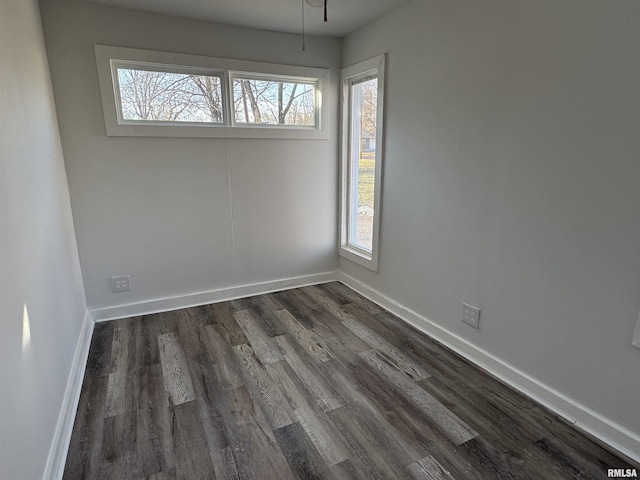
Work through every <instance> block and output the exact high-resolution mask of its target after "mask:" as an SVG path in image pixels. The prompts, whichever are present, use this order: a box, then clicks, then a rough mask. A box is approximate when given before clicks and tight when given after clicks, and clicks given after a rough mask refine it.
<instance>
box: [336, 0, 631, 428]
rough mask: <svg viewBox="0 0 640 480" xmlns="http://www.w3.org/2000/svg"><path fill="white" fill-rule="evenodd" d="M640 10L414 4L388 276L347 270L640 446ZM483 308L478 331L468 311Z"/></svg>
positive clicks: (385, 39) (392, 152)
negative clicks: (639, 440)
mask: <svg viewBox="0 0 640 480" xmlns="http://www.w3.org/2000/svg"><path fill="white" fill-rule="evenodd" d="M638 18H640V3H638V2H636V1H631V0H617V1H615V2H607V1H596V0H589V1H584V0H575V1H574V0H563V1H561V2H558V1H535V2H527V1H514V0H483V1H482V2H477V1H474V0H460V1H456V2H451V1H446V0H429V1H426V0H425V1H414V2H412V3H410V4H408V5H407V6H406V7H404V8H402V9H400V10H398V11H396V12H394V13H391V14H389V15H387V16H386V17H384V18H382V19H381V20H379V21H377V22H376V23H374V24H372V25H370V26H368V27H366V28H364V29H363V30H362V31H360V32H357V33H355V34H353V35H351V36H349V37H347V38H346V39H345V42H344V49H343V65H344V66H347V65H350V64H353V63H356V62H358V61H361V60H363V59H366V58H369V57H372V56H374V55H377V54H380V53H383V52H388V63H387V65H388V70H387V72H388V76H387V79H388V82H387V87H388V89H387V97H386V99H387V103H386V125H387V133H386V137H385V140H386V149H385V162H386V163H385V171H384V184H383V198H382V202H383V207H382V217H381V219H382V227H381V240H380V265H379V266H380V271H379V274H375V273H373V272H369V271H367V270H364V269H362V268H360V267H358V266H357V265H355V264H353V263H350V262H349V261H347V260H344V259H341V260H340V268H341V269H342V270H343V271H344V272H345V273H347V274H348V275H351V276H353V277H355V278H356V279H358V280H359V281H361V282H363V283H364V284H366V285H368V286H370V287H372V288H373V289H375V290H378V291H380V292H382V293H383V294H385V295H387V296H388V297H390V298H392V299H393V300H395V301H397V302H399V303H400V304H402V305H404V306H406V307H408V308H410V309H412V310H414V311H416V312H418V313H419V314H421V315H422V316H424V317H426V318H428V319H429V320H431V321H433V322H434V323H436V324H437V325H438V326H440V327H442V328H444V329H446V330H448V331H449V332H451V333H453V334H454V335H458V336H460V337H462V338H464V339H466V340H467V341H468V342H470V343H471V344H472V345H474V346H476V347H478V348H480V349H483V350H485V351H487V352H489V353H490V354H493V355H495V356H497V357H499V358H500V359H502V360H503V361H505V362H507V363H508V364H509V365H511V366H513V367H515V368H518V369H520V370H522V371H524V372H525V373H527V374H529V375H531V376H533V377H534V378H535V379H537V380H539V381H541V382H542V383H544V384H545V385H546V386H548V387H550V388H552V389H556V390H557V391H558V392H560V393H561V394H564V395H566V396H567V397H569V398H570V399H572V400H574V401H576V402H577V403H579V404H582V405H583V406H586V407H587V408H590V409H592V410H593V411H595V412H596V413H597V414H600V415H603V416H604V417H605V418H606V419H609V420H612V421H613V422H616V423H617V424H618V426H619V427H622V428H626V429H629V430H630V431H631V432H634V433H635V434H636V435H639V434H640V415H638V405H639V404H640V381H639V379H640V377H639V375H638V374H639V372H640V350H639V349H637V348H634V347H632V346H631V339H632V335H633V331H634V324H635V321H636V318H637V314H638V309H639V307H640V213H639V210H638V207H639V205H640V188H638V186H639V185H640V93H639V90H638V85H639V82H638V80H639V79H640V62H638V45H640V29H639V28H638ZM463 301H465V302H469V303H471V304H474V305H477V306H479V307H481V309H482V316H481V322H480V323H481V328H480V330H474V329H472V328H471V327H468V326H466V325H464V324H463V323H462V322H461V317H462V306H461V302H463Z"/></svg>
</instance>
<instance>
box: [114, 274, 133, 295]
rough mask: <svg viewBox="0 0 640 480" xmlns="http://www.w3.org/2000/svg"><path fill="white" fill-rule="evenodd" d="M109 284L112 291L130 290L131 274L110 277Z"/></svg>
mask: <svg viewBox="0 0 640 480" xmlns="http://www.w3.org/2000/svg"><path fill="white" fill-rule="evenodd" d="M109 285H110V286H111V291H112V292H113V293H120V292H128V291H129V290H131V276H129V275H121V276H119V277H111V278H110V279H109Z"/></svg>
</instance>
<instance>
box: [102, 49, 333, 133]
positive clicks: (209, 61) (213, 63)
mask: <svg viewBox="0 0 640 480" xmlns="http://www.w3.org/2000/svg"><path fill="white" fill-rule="evenodd" d="M94 49H95V54H96V66H97V69H98V81H99V83H100V93H101V97H102V110H103V114H104V123H105V130H106V134H107V136H113V137H213V138H283V139H311V140H314V139H318V140H325V139H327V138H329V135H328V132H329V118H328V115H327V112H329V111H330V110H329V109H330V105H329V101H328V100H329V96H328V92H329V83H330V71H329V70H328V69H326V68H312V67H299V66H292V65H280V64H274V63H262V62H250V61H244V60H233V59H226V58H216V57H205V56H200V55H187V54H181V53H168V52H157V51H152V50H140V49H134V48H122V47H112V46H107V45H95V46H94ZM126 63H134V64H135V63H147V64H152V65H155V66H157V67H160V68H163V67H164V68H166V66H177V67H182V68H183V69H184V71H191V72H193V71H197V72H198V73H200V74H201V75H206V74H210V75H222V77H223V88H226V94H227V95H230V94H231V97H229V98H230V99H231V98H233V96H232V92H231V88H232V85H231V81H232V77H233V76H234V75H237V76H242V75H247V74H251V75H260V74H263V75H266V76H268V75H278V76H283V77H287V78H289V79H292V80H295V79H298V80H300V81H304V82H313V83H315V82H317V85H318V88H317V97H316V105H317V109H316V114H317V118H316V126H314V127H306V126H293V125H286V126H284V125H260V126H256V125H251V124H250V125H246V124H240V123H238V124H235V122H234V121H233V113H232V112H231V111H230V110H231V109H230V105H225V106H224V108H225V112H224V114H225V119H226V121H227V124H224V125H222V124H213V123H203V124H193V123H187V124H178V123H177V122H176V123H173V122H167V123H159V122H153V124H151V123H144V122H139V121H131V122H127V121H118V120H119V119H118V104H117V103H116V101H117V95H118V94H119V92H117V91H116V84H115V82H114V78H113V71H114V70H113V65H118V64H120V65H122V64H126ZM178 70H180V68H179V69H178ZM231 101H232V100H230V101H229V102H227V103H230V102H231Z"/></svg>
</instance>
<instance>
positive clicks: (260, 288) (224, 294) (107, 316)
mask: <svg viewBox="0 0 640 480" xmlns="http://www.w3.org/2000/svg"><path fill="white" fill-rule="evenodd" d="M337 279H338V274H337V272H335V271H333V272H325V273H318V274H314V275H306V276H303V277H292V278H284V279H279V280H273V281H269V282H262V283H254V284H250V285H240V286H236V287H230V288H224V289H220V290H212V291H208V292H198V293H191V294H187V295H181V296H176V297H167V298H158V299H154V300H149V301H146V302H140V303H132V304H128V305H119V306H117V307H107V308H101V309H97V310H93V311H92V312H91V318H92V319H93V321H94V322H103V321H107V320H115V319H118V318H128V317H137V316H140V315H150V314H152V313H158V312H168V311H171V310H177V309H179V308H189V307H195V306H198V305H207V304H210V303H217V302H226V301H228V300H234V299H236V298H243V297H250V296H253V295H262V294H265V293H272V292H277V291H280V290H288V289H291V288H298V287H305V286H307V285H318V284H320V283H327V282H333V281H336V280H337Z"/></svg>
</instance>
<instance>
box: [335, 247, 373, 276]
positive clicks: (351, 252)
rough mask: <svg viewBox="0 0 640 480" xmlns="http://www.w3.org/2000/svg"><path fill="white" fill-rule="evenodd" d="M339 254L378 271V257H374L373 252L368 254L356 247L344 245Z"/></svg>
mask: <svg viewBox="0 0 640 480" xmlns="http://www.w3.org/2000/svg"><path fill="white" fill-rule="evenodd" d="M338 255H340V256H341V257H342V258H345V259H347V260H349V261H352V262H354V263H357V264H358V265H360V266H362V267H364V268H368V269H369V270H371V271H373V272H377V271H378V259H377V258H375V257H373V255H371V254H369V255H368V254H365V253H364V252H362V251H360V250H356V249H355V248H350V247H349V246H347V245H343V246H342V247H340V249H339V250H338Z"/></svg>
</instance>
